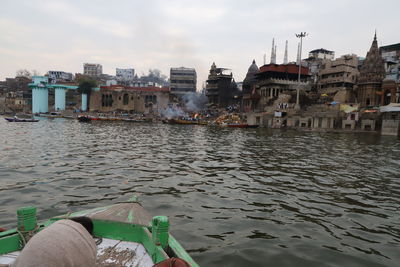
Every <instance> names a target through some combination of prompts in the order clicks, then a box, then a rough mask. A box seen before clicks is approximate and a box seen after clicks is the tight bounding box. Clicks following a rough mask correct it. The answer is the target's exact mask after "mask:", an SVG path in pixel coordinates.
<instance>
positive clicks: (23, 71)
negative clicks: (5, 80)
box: [15, 69, 40, 79]
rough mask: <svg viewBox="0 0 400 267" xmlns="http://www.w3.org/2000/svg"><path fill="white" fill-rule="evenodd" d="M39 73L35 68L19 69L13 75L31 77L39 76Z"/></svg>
mask: <svg viewBox="0 0 400 267" xmlns="http://www.w3.org/2000/svg"><path fill="white" fill-rule="evenodd" d="M39 75H40V73H39V72H38V71H37V70H32V71H29V70H27V69H19V70H17V71H16V73H15V77H26V78H29V79H31V78H32V76H39Z"/></svg>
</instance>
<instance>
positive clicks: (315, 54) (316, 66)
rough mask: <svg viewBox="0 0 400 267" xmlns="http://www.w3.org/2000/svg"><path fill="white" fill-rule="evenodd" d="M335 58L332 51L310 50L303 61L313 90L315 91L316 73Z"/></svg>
mask: <svg viewBox="0 0 400 267" xmlns="http://www.w3.org/2000/svg"><path fill="white" fill-rule="evenodd" d="M334 57H335V52H334V51H329V50H326V49H323V48H320V49H315V50H312V51H310V52H309V53H308V58H307V59H305V62H306V63H307V67H308V69H309V74H310V76H311V81H312V82H313V86H314V89H317V87H316V83H317V80H318V72H319V70H320V69H321V67H322V65H323V64H324V63H325V62H326V61H330V60H333V59H334Z"/></svg>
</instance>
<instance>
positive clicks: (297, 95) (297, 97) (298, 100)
mask: <svg viewBox="0 0 400 267" xmlns="http://www.w3.org/2000/svg"><path fill="white" fill-rule="evenodd" d="M307 35H308V34H307V33H306V32H300V33H299V34H296V37H297V38H300V56H299V58H300V60H299V76H298V86H297V94H296V105H295V106H294V109H296V110H299V109H300V75H301V50H302V46H303V37H306V36H307Z"/></svg>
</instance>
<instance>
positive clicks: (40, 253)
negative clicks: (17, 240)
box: [12, 220, 97, 267]
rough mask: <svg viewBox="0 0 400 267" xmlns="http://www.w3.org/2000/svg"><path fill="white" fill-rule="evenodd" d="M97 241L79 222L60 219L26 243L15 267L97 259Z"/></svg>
mask: <svg viewBox="0 0 400 267" xmlns="http://www.w3.org/2000/svg"><path fill="white" fill-rule="evenodd" d="M96 254H97V248H96V243H95V241H94V239H93V238H92V236H91V235H90V234H89V232H88V231H86V229H85V228H84V227H83V226H82V225H81V224H79V223H76V222H74V221H71V220H60V221H57V222H55V223H53V224H52V225H50V226H48V227H46V228H45V229H43V230H42V231H40V232H39V233H37V234H36V235H35V236H34V237H32V239H31V240H29V242H28V243H27V244H26V246H25V248H24V249H23V250H22V251H21V254H20V255H19V256H18V258H17V260H16V261H15V262H14V264H13V265H12V266H14V267H33V266H36V267H55V266H59V267H71V266H74V267H87V266H94V265H95V263H96Z"/></svg>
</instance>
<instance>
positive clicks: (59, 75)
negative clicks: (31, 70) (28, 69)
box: [47, 70, 74, 83]
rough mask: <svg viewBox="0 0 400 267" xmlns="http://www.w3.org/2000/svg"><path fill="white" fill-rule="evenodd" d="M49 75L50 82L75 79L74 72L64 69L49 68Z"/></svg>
mask: <svg viewBox="0 0 400 267" xmlns="http://www.w3.org/2000/svg"><path fill="white" fill-rule="evenodd" d="M47 75H48V76H49V82H51V83H56V82H71V81H72V80H73V79H74V78H73V75H72V73H70V72H64V71H57V70H49V71H48V72H47Z"/></svg>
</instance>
